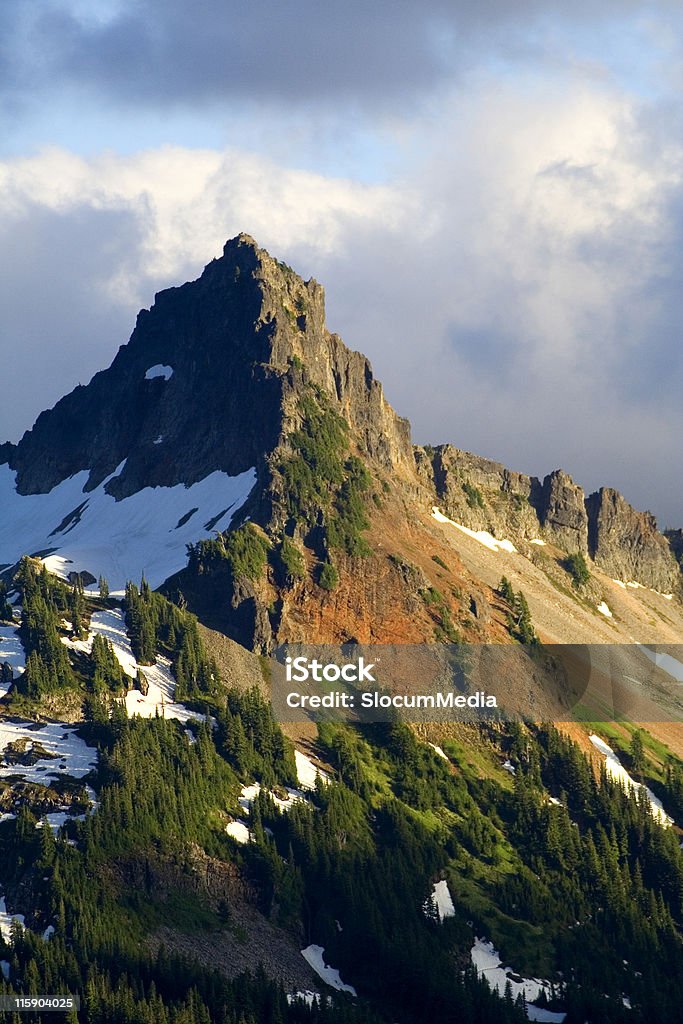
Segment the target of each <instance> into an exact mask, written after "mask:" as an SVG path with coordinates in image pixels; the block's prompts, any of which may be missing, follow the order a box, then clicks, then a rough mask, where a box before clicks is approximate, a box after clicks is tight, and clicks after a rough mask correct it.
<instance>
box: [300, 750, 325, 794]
mask: <svg viewBox="0 0 683 1024" xmlns="http://www.w3.org/2000/svg"><path fill="white" fill-rule="evenodd" d="M294 759H295V760H296V775H297V778H298V780H299V785H300V786H301V788H302V789H315V780H316V779H317V778H321V779H322V780H323V782H329V781H330V780H329V777H328V776H327V775H326V774H325V772H324V771H322V770H321V769H320V768H317V767H316V766H315V765H314V764H313V762H312V761H311V759H310V757H307V756H306V754H302V752H301V751H300V750H295V751H294Z"/></svg>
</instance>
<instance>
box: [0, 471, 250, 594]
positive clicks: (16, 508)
mask: <svg viewBox="0 0 683 1024" xmlns="http://www.w3.org/2000/svg"><path fill="white" fill-rule="evenodd" d="M124 464H125V463H122V464H121V465H120V466H119V467H118V468H117V469H116V470H115V472H114V473H113V474H112V476H111V477H109V478H108V479H109V480H111V479H113V478H114V477H116V476H117V475H118V474H119V473H120V472H121V471H122V469H123V466H124ZM89 475H90V474H89V472H88V471H87V470H85V471H83V472H81V473H77V474H76V475H75V476H72V477H71V478H70V479H68V480H64V481H63V482H62V483H61V484H58V486H57V487H54V488H53V489H52V490H51V491H50V492H49V494H27V495H20V494H17V491H16V487H15V474H14V472H13V471H12V470H11V469H10V468H9V466H6V465H4V466H0V508H2V516H1V517H0V563H7V564H10V565H11V564H13V563H14V562H17V561H18V560H19V559H20V558H21V556H22V555H27V554H28V555H30V554H35V553H36V552H39V551H40V552H52V553H53V558H54V555H57V556H59V561H56V560H55V561H53V562H51V563H48V565H49V568H50V569H51V570H52V571H56V572H57V573H59V574H60V575H62V576H66V575H67V574H68V573H69V572H72V571H76V572H81V571H86V572H89V573H91V574H92V575H93V576H94V577H95V578H97V577H98V576H100V575H102V576H105V577H106V579H107V580H108V582H109V585H110V588H111V590H112V591H120V590H123V588H124V587H125V585H126V582H127V581H128V580H129V579H130V580H135V581H136V582H137V581H138V580H139V579H140V574H141V572H143V571H144V573H145V576H146V577H147V579H148V580H149V582H150V585H151V586H152V587H158V586H159V584H160V583H163V581H164V580H165V579H167V578H168V577H169V576H171V575H172V574H173V573H174V572H178V570H179V569H182V568H183V567H184V566H185V564H186V562H187V552H186V545H187V544H191V543H194V542H196V541H197V540H199V539H200V538H202V537H207V536H210V535H211V533H212V531H213V529H214V528H217V529H223V530H225V529H227V528H228V526H229V525H230V522H231V520H232V518H233V516H234V515H235V513H236V512H237V510H238V509H239V508H241V507H242V505H243V504H244V502H245V501H246V499H247V497H248V496H249V493H250V491H251V489H252V487H253V486H254V482H255V480H256V473H255V470H253V469H249V470H247V471H246V472H244V473H241V474H240V475H239V476H235V477H231V476H228V474H227V473H221V472H215V473H211V474H210V475H209V476H207V477H205V478H204V479H203V480H200V481H199V482H198V483H196V484H193V485H192V486H191V487H185V486H184V485H183V484H177V485H176V486H175V487H145V488H144V489H143V490H141V491H138V493H137V494H133V495H131V496H130V497H129V498H124V499H123V500H122V501H115V500H114V498H113V497H112V496H111V495H109V494H106V493H105V485H106V483H107V480H105V481H103V482H102V483H101V484H100V486H99V487H96V488H95V490H94V491H90V492H89V493H86V492H85V491H84V490H83V488H84V487H85V484H86V482H87V480H88V477H89ZM195 508H196V509H197V511H196V512H193V513H192V515H190V516H189V518H188V519H187V521H186V522H184V523H183V525H182V526H181V525H179V524H180V521H181V520H182V519H183V517H185V516H187V514H188V512H190V511H191V510H192V509H195ZM209 523H211V524H212V525H211V529H208V528H207V524H209Z"/></svg>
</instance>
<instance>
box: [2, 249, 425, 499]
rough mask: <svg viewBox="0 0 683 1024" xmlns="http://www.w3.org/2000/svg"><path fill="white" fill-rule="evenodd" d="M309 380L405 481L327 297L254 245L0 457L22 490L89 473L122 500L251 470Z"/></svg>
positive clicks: (149, 323)
mask: <svg viewBox="0 0 683 1024" xmlns="http://www.w3.org/2000/svg"><path fill="white" fill-rule="evenodd" d="M304 376H305V377H306V378H307V379H309V380H311V381H312V382H313V383H315V384H316V385H318V386H320V387H321V388H323V389H324V390H325V391H326V392H327V393H328V395H329V396H330V397H331V398H332V399H333V401H334V403H335V404H336V406H337V407H338V409H339V412H340V413H341V414H342V415H344V416H345V418H346V419H347V420H348V422H349V423H350V425H351V426H352V428H353V430H354V432H356V434H357V437H358V440H359V442H360V445H361V447H362V449H364V451H365V453H366V454H367V455H368V456H370V457H371V458H373V459H375V460H377V461H378V462H379V463H381V464H382V465H383V466H385V467H386V468H387V469H390V470H391V471H392V472H397V473H398V474H399V475H400V474H401V473H405V472H408V471H410V469H411V468H412V462H413V459H412V450H411V445H410V427H409V424H408V422H407V421H406V420H403V419H401V418H400V417H398V416H397V415H396V414H395V413H394V411H393V409H391V407H390V406H389V405H388V404H387V403H386V402H385V400H384V397H383V393H382V387H381V384H379V383H378V382H377V381H376V380H375V379H374V377H373V374H372V368H371V367H370V364H369V362H368V360H367V359H366V358H365V357H364V356H362V355H360V354H359V353H357V352H351V351H350V350H349V349H347V348H346V346H345V345H344V344H343V343H342V341H341V340H340V339H339V338H338V337H337V336H336V335H332V334H330V333H329V332H328V331H327V329H326V327H325V311H324V292H323V289H322V287H321V286H320V285H319V284H318V283H317V282H316V281H313V280H310V281H307V282H304V281H303V280H302V279H301V278H300V277H298V276H297V275H296V274H295V273H294V271H292V270H290V269H289V268H288V267H286V266H285V265H284V264H281V263H279V262H278V261H277V260H274V259H273V258H272V257H270V256H269V255H268V254H267V253H266V252H264V251H263V250H262V249H259V248H258V247H257V245H256V243H255V242H254V241H253V239H251V238H249V237H248V236H247V235H239V236H238V237H237V238H234V239H232V240H231V241H229V242H227V243H226V245H225V248H224V254H223V257H222V258H221V259H218V260H214V261H213V262H211V263H210V264H209V265H208V266H207V267H206V269H205V270H204V273H203V274H202V276H201V277H200V278H199V279H198V280H197V281H193V282H191V283H189V284H185V285H183V286H182V287H180V288H170V289H168V290H167V291H164V292H160V293H159V294H158V295H157V296H156V298H155V302H154V305H153V306H152V308H151V309H150V310H142V311H141V313H140V314H139V315H138V320H137V325H136V327H135V330H134V332H133V334H132V336H131V339H130V341H129V343H128V344H127V345H125V346H123V347H122V348H121V349H119V352H118V354H117V356H116V358H115V359H114V362H113V363H112V365H111V367H110V368H109V369H108V370H105V371H103V372H102V373H98V374H96V376H95V377H94V378H93V380H92V381H91V382H90V384H88V385H87V386H86V387H78V388H76V389H75V390H74V391H72V392H71V394H70V395H67V396H66V397H65V398H63V399H62V400H61V401H60V402H58V403H57V405H56V406H55V408H54V409H52V410H50V411H49V412H44V413H41V415H40V416H39V417H38V420H37V421H36V424H35V426H34V427H33V429H32V430H31V431H29V432H27V433H26V434H25V435H24V437H23V438H22V440H21V441H20V442H19V444H18V446H16V447H14V446H3V449H2V457H3V458H4V460H5V461H9V463H10V465H11V466H12V468H13V469H16V471H17V487H18V490H19V491H20V493H23V494H31V493H39V492H45V491H49V490H50V489H51V488H52V487H54V486H55V485H56V484H58V483H59V482H61V481H62V480H64V479H65V478H66V477H69V476H71V475H73V474H74V473H77V472H79V471H82V470H90V479H89V481H88V487H89V488H94V487H96V486H97V485H98V484H99V483H101V482H102V480H103V479H105V478H106V477H107V476H109V475H110V474H112V473H113V472H114V470H115V469H116V468H117V467H118V466H119V465H120V464H121V463H122V462H123V461H124V460H125V466H124V468H123V470H122V471H121V472H120V473H119V474H118V476H117V477H116V479H115V480H112V481H111V482H110V483H109V484H108V486H107V489H108V491H109V492H110V493H111V494H113V495H114V496H115V497H117V498H122V497H125V496H127V495H129V494H132V493H135V492H136V491H138V490H139V489H140V488H141V487H144V486H159V485H166V486H170V485H173V484H176V483H186V484H191V483H193V482H195V481H197V480H200V479H202V478H203V477H205V476H206V475H207V474H208V473H210V472H212V471H214V470H218V469H220V470H223V471H225V472H227V473H230V474H231V475H235V474H238V473H241V472H243V471H244V470H246V469H248V468H249V467H250V466H257V468H258V470H259V474H260V476H261V477H263V475H264V466H265V463H264V459H265V457H266V456H267V454H268V453H270V452H272V451H273V449H274V448H275V447H276V446H277V444H278V442H279V440H280V438H281V437H282V435H283V433H285V432H286V430H287V424H286V418H287V415H288V411H291V403H290V410H288V408H287V406H288V403H287V402H286V400H285V392H286V391H289V394H290V397H291V392H292V388H294V390H296V384H297V378H298V379H299V380H302V379H303V377H304Z"/></svg>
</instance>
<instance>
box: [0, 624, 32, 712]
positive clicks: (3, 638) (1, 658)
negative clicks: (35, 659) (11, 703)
mask: <svg viewBox="0 0 683 1024" xmlns="http://www.w3.org/2000/svg"><path fill="white" fill-rule="evenodd" d="M4 663H7V664H8V665H9V666H10V667H11V669H12V672H13V673H14V675H15V676H18V675H20V674H21V673H22V672H23V671H24V669H25V668H26V654H25V652H24V648H23V645H22V643H21V640H20V639H19V627H18V626H0V665H2V664H4ZM11 686H12V684H11V683H0V697H4V696H5V695H6V694H7V693H9V691H10V688H11Z"/></svg>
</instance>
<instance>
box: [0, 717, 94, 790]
mask: <svg viewBox="0 0 683 1024" xmlns="http://www.w3.org/2000/svg"><path fill="white" fill-rule="evenodd" d="M22 741H24V742H25V744H26V750H33V749H34V747H35V748H36V755H37V756H36V763H35V764H33V765H23V764H8V763H6V759H5V752H6V748H7V746H8V744H10V743H17V742H19V743H21V742H22ZM41 748H42V750H41ZM42 751H45V754H44V755H43V753H42ZM0 754H1V755H2V762H1V763H0V778H5V779H6V778H8V777H12V776H21V778H23V779H25V780H26V781H27V782H39V783H43V784H45V783H46V782H48V781H49V780H50V779H57V778H59V776H60V775H70V776H71V777H72V778H74V779H82V778H83V776H84V775H87V774H88V772H90V771H92V769H93V768H94V767H95V765H96V764H97V750H96V749H95V748H94V747H89V746H88V744H87V743H86V742H85V741H84V740H82V739H81V738H80V736H77V735H76V732H75V729H74V727H73V726H71V725H64V724H63V723H62V722H47V723H44V724H43V723H42V722H41V723H35V722H23V721H19V720H17V719H9V718H2V719H0Z"/></svg>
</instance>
